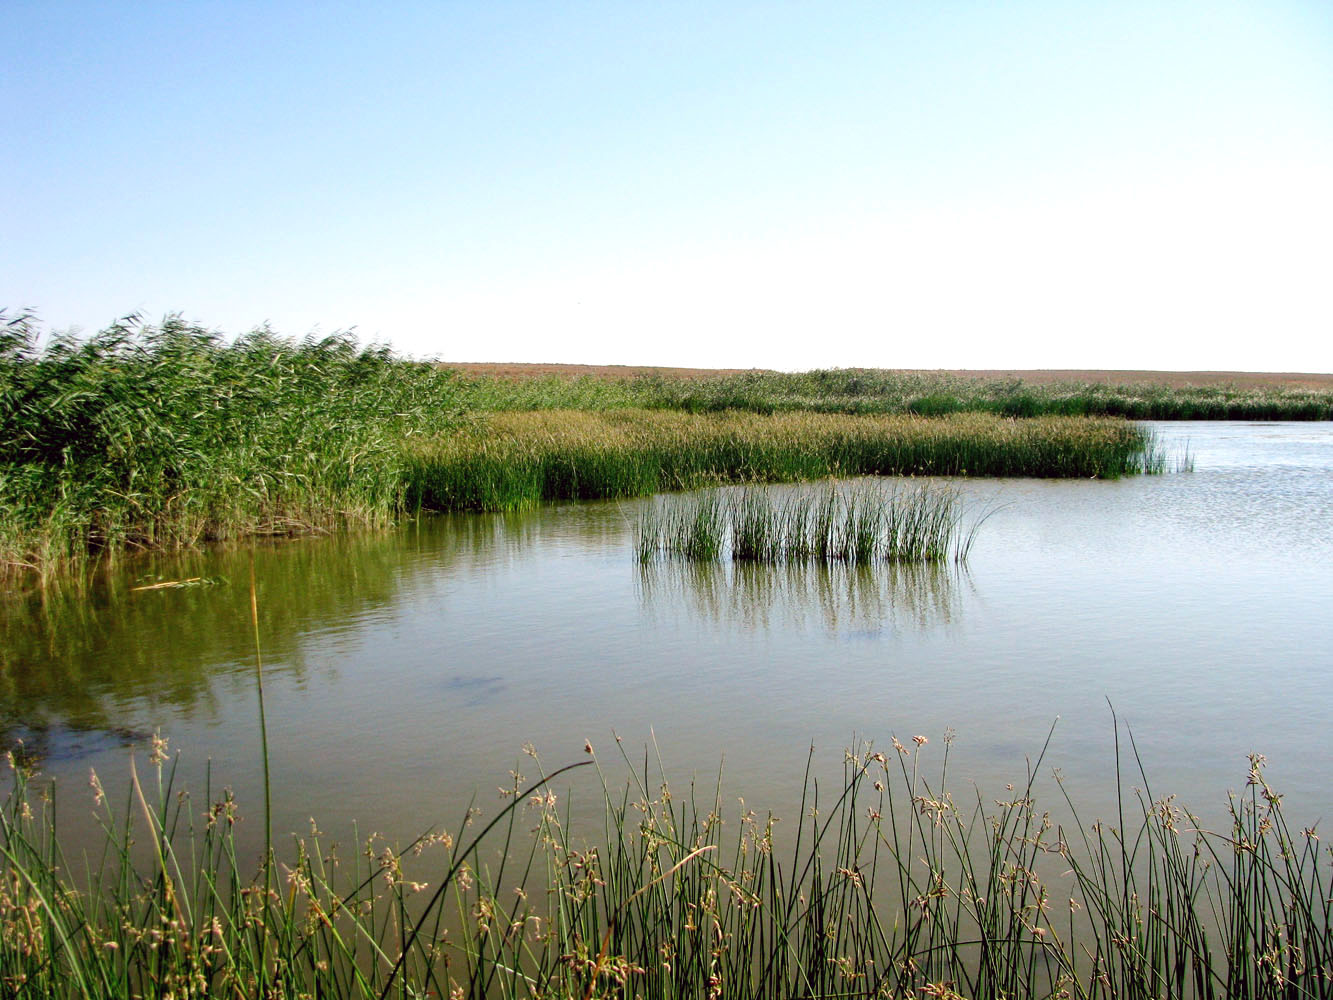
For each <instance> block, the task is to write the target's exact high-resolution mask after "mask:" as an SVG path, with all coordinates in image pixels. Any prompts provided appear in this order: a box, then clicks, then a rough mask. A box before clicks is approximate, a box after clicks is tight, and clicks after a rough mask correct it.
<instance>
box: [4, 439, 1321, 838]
mask: <svg viewBox="0 0 1333 1000" xmlns="http://www.w3.org/2000/svg"><path fill="white" fill-rule="evenodd" d="M1156 429H1157V432H1158V434H1159V437H1160V438H1161V440H1162V441H1163V443H1164V444H1165V445H1166V446H1167V448H1168V450H1170V451H1179V450H1180V448H1181V447H1183V445H1184V443H1185V442H1188V447H1189V450H1190V452H1191V453H1192V454H1193V456H1194V457H1195V469H1194V471H1193V472H1183V473H1167V474H1164V475H1160V476H1145V477H1137V478H1130V479H1124V480H1120V481H1117V482H1102V481H1068V480H972V481H964V482H962V483H961V484H960V486H961V488H962V490H963V491H964V494H965V496H966V498H967V503H968V505H969V508H970V509H971V510H973V511H974V512H975V511H981V510H983V509H992V510H993V513H992V514H991V516H990V517H989V519H988V520H987V521H986V522H985V523H984V525H983V526H982V527H981V529H980V531H979V533H978V535H977V540H976V544H975V546H974V547H973V549H972V552H971V555H970V558H969V560H968V561H967V564H966V566H965V567H963V568H954V567H952V566H950V567H945V568H936V569H931V568H925V569H921V568H914V567H893V566H885V567H877V568H872V569H869V570H858V571H853V570H848V569H846V568H843V567H833V568H831V569H822V568H816V567H806V566H792V567H782V566H778V567H762V566H741V565H731V564H719V565H716V566H691V565H682V564H679V563H670V562H667V563H660V564H656V565H652V566H648V567H642V566H640V565H639V563H638V562H637V561H636V558H635V554H634V526H635V523H636V519H637V517H638V514H639V511H640V510H641V509H642V506H643V504H645V503H647V502H648V501H637V500H636V501H623V502H620V501H617V502H597V503H568V504H556V505H551V506H547V507H544V508H542V509H540V510H537V511H533V512H530V513H524V514H514V515H450V516H440V517H430V518H423V519H421V520H420V521H417V522H414V523H409V524H406V525H404V526H403V527H401V528H399V529H395V530H393V531H389V532H382V533H362V534H353V535H346V536H338V537H329V538H322V539H308V540H301V541H295V542H286V543H281V544H262V545H258V546H254V547H252V548H251V547H246V548H230V549H225V550H218V551H212V552H207V553H196V554H192V555H188V556H184V557H173V558H168V557H165V556H159V557H154V558H152V559H145V560H136V561H130V562H127V563H126V564H125V565H124V566H122V567H120V568H118V569H117V570H116V571H114V572H112V573H110V574H109V575H108V576H107V578H106V579H105V580H101V581H99V582H98V583H97V584H96V585H95V586H94V587H93V588H92V590H91V591H90V592H89V593H85V594H77V595H76V594H68V595H62V594H60V593H55V594H52V595H51V596H49V597H48V598H47V599H46V600H41V599H39V598H38V597H37V596H35V595H29V596H27V597H23V598H18V597H15V596H13V595H10V596H8V597H7V598H6V599H5V601H4V603H3V606H0V731H2V732H3V736H4V739H5V740H6V741H7V742H11V743H12V742H13V741H14V740H16V739H20V738H21V739H23V740H24V742H25V746H26V747H27V748H28V749H29V750H31V751H33V752H34V753H36V754H37V755H38V756H39V758H40V769H41V771H42V773H43V774H44V775H45V776H47V777H51V778H54V779H55V780H56V783H57V788H58V789H63V790H62V791H61V792H60V801H61V803H62V810H63V811H64V812H65V813H66V814H67V815H68V814H69V813H71V812H73V813H75V814H80V815H83V814H86V810H85V809H84V808H83V804H82V803H83V799H84V798H86V797H87V796H88V790H87V787H86V785H87V779H88V772H89V769H90V768H96V769H97V771H98V773H99V774H100V775H101V776H102V778H103V781H104V782H105V783H106V785H107V786H108V788H109V789H114V788H118V787H121V781H122V779H123V777H124V776H125V775H126V774H127V773H128V769H127V758H128V757H129V755H130V754H131V753H135V754H137V755H138V756H139V759H140V761H141V762H142V759H143V757H144V756H145V755H146V748H145V745H144V737H145V734H148V733H151V732H153V731H154V730H160V731H161V732H162V733H163V734H164V735H166V736H168V737H169V738H170V742H171V748H172V750H173V751H179V752H180V753H181V754H182V757H181V773H182V775H183V777H184V778H185V780H186V781H188V782H189V784H190V785H191V787H194V788H198V787H199V786H200V785H201V783H202V780H203V773H204V767H205V762H206V761H211V767H212V774H213V781H214V784H215V786H219V787H220V786H221V785H224V784H226V785H230V786H232V787H233V788H234V790H235V792H236V795H237V797H238V799H239V800H240V802H241V805H242V809H243V811H245V812H246V813H247V814H248V815H253V816H256V817H257V814H258V806H259V802H260V800H261V797H262V793H261V791H260V789H261V787H262V786H261V777H260V775H261V771H260V758H259V721H258V714H257V700H256V683H255V638H254V629H253V626H252V621H251V604H250V580H251V573H252V571H253V575H254V580H255V582H256V595H257V602H258V609H259V635H260V643H261V649H262V655H263V664H264V682H265V698H266V703H267V711H268V724H269V734H270V737H269V738H270V743H271V758H272V767H273V781H274V829H275V832H280V833H281V832H286V831H294V832H295V831H305V830H306V829H307V828H308V826H309V817H311V816H314V817H317V818H318V820H319V822H320V825H321V827H323V828H324V829H325V830H326V831H330V830H332V831H339V832H342V831H346V832H350V831H351V829H352V824H353V822H354V821H355V822H357V823H358V825H359V830H360V832H361V834H362V835H365V834H366V833H368V832H369V831H370V830H372V829H373V830H377V831H379V832H381V833H384V834H386V835H388V836H389V837H391V838H396V839H400V840H407V839H410V837H411V836H412V835H414V834H416V833H419V832H421V831H423V830H424V829H426V828H427V827H429V826H432V825H438V824H445V825H453V824H454V823H455V821H456V819H457V817H458V816H459V815H460V814H461V813H462V811H463V810H464V808H465V807H466V805H467V802H468V799H469V798H470V797H471V796H472V795H474V794H475V795H476V796H477V801H478V802H480V803H481V804H482V805H483V807H487V806H490V805H491V804H494V803H497V802H498V795H497V791H496V789H497V786H500V785H505V784H507V783H509V780H510V779H509V770H510V768H511V767H515V766H516V762H517V761H519V760H520V759H524V760H525V762H526V763H527V764H528V765H529V767H530V765H531V761H526V759H525V758H523V755H522V752H521V748H522V747H523V745H524V744H532V745H534V746H535V747H536V748H537V749H538V750H539V751H540V752H541V755H542V760H543V763H544V764H545V765H546V767H547V768H548V769H553V768H554V767H556V766H558V765H560V764H563V763H567V762H571V761H576V760H580V759H584V752H583V747H584V741H585V740H587V741H590V742H591V743H592V745H593V746H594V747H595V748H596V750H597V755H598V759H599V760H600V761H602V762H604V763H605V764H606V765H607V767H608V768H610V769H612V770H614V769H615V762H616V761H618V760H619V757H618V748H617V746H616V737H617V736H618V737H619V738H620V739H621V740H623V743H622V744H621V748H622V749H623V750H624V752H625V753H626V754H627V755H628V756H629V757H630V758H631V759H632V760H639V761H641V760H642V759H643V756H644V754H645V747H648V746H649V745H650V744H653V743H655V747H656V748H655V749H654V750H652V751H651V752H652V754H653V755H654V757H655V756H656V754H658V753H660V755H661V758H662V761H663V762H664V764H665V766H666V770H667V772H668V774H670V775H672V776H673V778H674V779H675V780H676V782H678V783H679V782H682V781H685V780H688V779H689V778H690V776H691V775H698V776H699V778H700V780H701V781H702V782H704V783H705V784H708V785H709V786H710V787H711V785H712V782H713V781H714V779H715V777H716V775H717V771H718V768H719V765H720V764H721V765H723V769H724V774H725V779H724V780H725V788H726V790H727V793H728V795H729V796H731V797H734V796H744V797H745V799H746V802H747V804H748V805H749V806H751V807H754V808H758V809H760V810H766V809H770V808H771V809H773V810H774V811H776V812H778V813H779V814H783V813H784V812H790V811H791V810H793V809H794V808H795V806H796V802H797V801H798V796H799V794H800V783H801V776H802V773H803V770H804V767H805V762H806V756H807V753H808V751H809V749H810V747H811V745H812V744H813V745H814V747H815V757H814V759H815V762H816V763H815V770H816V772H817V773H822V774H837V773H840V769H841V764H842V748H843V747H844V746H847V745H849V744H850V741H851V740H852V739H853V738H856V739H863V740H872V741H874V742H875V744H876V745H877V746H879V747H880V748H881V749H888V744H889V741H890V738H891V737H893V736H897V737H898V738H899V739H901V740H904V741H906V740H907V739H908V738H909V737H910V736H913V735H918V734H920V735H924V736H927V737H929V739H930V740H931V743H930V744H929V745H928V747H927V749H928V750H929V751H932V752H936V751H938V749H940V744H941V743H942V742H943V741H942V740H941V739H940V738H941V737H942V736H943V734H944V733H945V732H946V730H949V729H952V730H955V731H956V734H957V735H956V739H955V740H954V742H953V744H952V747H951V750H950V771H951V774H952V775H953V778H952V780H953V781H955V782H959V781H963V782H975V783H976V784H977V786H978V787H979V788H980V789H981V790H982V792H983V793H984V794H987V795H988V796H989V793H990V792H992V791H994V792H997V793H998V792H999V791H1000V790H1001V789H1002V788H1003V785H1004V783H1005V782H1008V781H1019V780H1021V779H1022V778H1023V775H1024V773H1025V767H1026V764H1025V758H1026V757H1028V756H1029V755H1033V754H1035V753H1037V752H1038V751H1039V750H1040V749H1041V746H1042V743H1043V741H1044V740H1045V737H1046V734H1047V731H1048V730H1049V729H1050V728H1051V726H1052V724H1053V723H1056V720H1057V718H1058V719H1059V722H1058V723H1056V725H1055V734H1054V737H1053V740H1052V743H1051V749H1050V752H1049V754H1048V756H1047V759H1046V761H1045V764H1044V766H1043V771H1044V772H1049V770H1050V768H1051V767H1059V768H1060V769H1061V770H1062V771H1063V773H1064V774H1065V776H1066V785H1067V787H1068V788H1069V790H1070V792H1071V794H1072V795H1073V796H1074V797H1075V799H1076V801H1078V802H1079V803H1080V805H1081V807H1082V809H1083V812H1084V815H1085V817H1087V816H1088V815H1089V814H1096V813H1100V812H1104V811H1106V810H1108V809H1109V808H1110V805H1111V803H1112V802H1113V801H1114V799H1113V796H1114V759H1113V745H1114V744H1113V740H1114V731H1113V726H1112V721H1111V720H1112V717H1111V708H1110V707H1108V706H1114V709H1115V711H1116V713H1118V715H1119V717H1120V718H1121V719H1122V720H1123V721H1125V722H1127V723H1128V724H1129V725H1130V727H1132V731H1133V734H1134V738H1135V740H1136V743H1137V748H1138V752H1139V754H1140V757H1141V759H1142V762H1143V765H1144V768H1145V769H1146V772H1147V775H1148V777H1149V779H1150V780H1151V781H1152V784H1153V788H1152V791H1153V793H1154V794H1155V795H1160V794H1163V793H1167V792H1177V793H1180V796H1181V798H1182V800H1184V801H1185V802H1186V803H1187V804H1190V805H1192V806H1194V807H1195V808H1196V809H1199V810H1201V811H1202V812H1204V814H1205V815H1213V816H1215V815H1217V814H1218V813H1219V812H1220V809H1221V806H1222V805H1223V804H1224V802H1225V796H1226V792H1227V790H1228V789H1234V788H1237V787H1238V786H1240V785H1242V784H1243V783H1244V780H1245V774H1246V766H1247V764H1246V754H1247V753H1248V752H1251V751H1259V752H1262V753H1264V754H1265V755H1266V756H1267V757H1268V760H1269V767H1268V772H1269V779H1270V781H1271V782H1272V783H1274V784H1275V785H1276V786H1277V788H1278V789H1279V790H1280V791H1283V792H1285V793H1286V794H1287V799H1286V806H1287V810H1288V815H1289V818H1290V819H1292V821H1293V822H1295V821H1297V820H1299V821H1301V822H1303V823H1305V822H1310V821H1313V820H1315V819H1317V818H1318V817H1320V816H1326V815H1328V814H1329V813H1330V811H1333V810H1331V807H1333V786H1330V783H1329V781H1328V777H1327V776H1328V767H1329V763H1330V755H1331V754H1333V735H1330V725H1331V724H1333V424H1328V423H1321V424H1289V423H1269V424H1242V423H1164V424H1158V425H1156ZM782 488H784V489H788V488H791V487H782ZM190 577H202V578H206V579H209V580H214V581H216V582H214V583H212V584H209V585H202V586H192V587H188V588H185V589H170V588H168V589H159V590H138V591H135V590H132V589H131V588H133V587H136V586H142V585H144V584H146V583H152V582H154V581H156V580H174V579H182V578H190ZM935 759H936V760H938V757H936V758H935ZM141 766H142V764H141ZM525 770H526V769H525ZM584 775H587V771H586V770H585V771H584V772H581V773H580V776H579V777H578V778H577V779H575V788H574V790H573V791H574V794H575V797H576V799H579V800H580V801H585V802H587V804H588V806H589V807H590V811H592V812H596V810H595V809H593V808H592V807H594V806H595V805H596V801H595V800H596V795H595V793H594V792H593V789H594V784H593V782H595V781H596V779H595V776H590V777H588V778H587V779H585V777H584ZM1130 783H1131V784H1138V783H1139V779H1138V778H1137V776H1135V777H1134V779H1133V781H1131V782H1130ZM1046 789H1047V791H1046V794H1047V795H1048V797H1049V798H1048V801H1049V799H1050V798H1053V797H1054V792H1053V787H1052V786H1050V784H1049V783H1047V785H1046ZM583 790H586V794H585V792H584V791H583ZM576 811H577V807H576ZM258 825H259V824H258V823H257V822H256V823H254V824H253V826H254V827H255V828H257V827H258Z"/></svg>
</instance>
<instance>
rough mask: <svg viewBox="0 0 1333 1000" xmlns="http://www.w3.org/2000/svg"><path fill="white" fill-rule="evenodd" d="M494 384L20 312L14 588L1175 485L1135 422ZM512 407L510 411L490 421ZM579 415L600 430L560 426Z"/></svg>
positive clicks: (6, 351) (11, 541)
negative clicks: (396, 523)
mask: <svg viewBox="0 0 1333 1000" xmlns="http://www.w3.org/2000/svg"><path fill="white" fill-rule="evenodd" d="M479 384H480V383H477V382H476V381H475V380H474V381H471V382H468V381H465V380H461V379H459V378H457V377H455V376H454V375H453V374H452V373H451V372H448V371H444V370H441V369H440V368H438V367H437V366H434V365H431V364H426V363H419V362H413V361H407V360H403V359H400V358H397V357H395V356H394V355H393V354H392V353H391V352H389V351H388V350H387V349H384V348H361V347H359V346H357V344H356V343H355V342H354V341H353V340H352V339H351V338H350V337H347V336H341V335H335V336H331V337H328V338H325V339H323V340H318V341H316V340H312V339H307V340H304V341H291V340H285V339H283V338H280V337H277V336H274V335H273V334H272V333H270V332H269V331H267V330H260V331H256V332H253V333H250V334H247V335H245V336H242V337H240V338H238V339H236V340H235V341H231V342H227V341H224V340H223V339H222V338H221V337H219V336H218V335H217V334H215V333H213V332H211V331H208V330H206V329H204V328H202V327H199V326H197V325H194V324H191V323H187V322H185V321H183V320H181V319H179V318H176V317H168V318H167V319H166V320H165V321H164V322H163V323H161V324H160V325H157V326H146V325H143V324H142V323H140V322H139V320H138V319H137V318H130V319H127V320H125V321H122V322H120V323H116V324H113V325H112V326H111V327H109V328H107V329H106V330H103V331H101V332H100V333H98V334H96V335H94V336H92V337H88V338H76V337H72V336H54V337H51V338H47V339H45V340H44V339H43V338H42V337H41V335H40V331H39V329H38V327H37V324H36V323H35V321H34V320H33V319H32V318H31V317H30V316H26V315H19V316H14V317H9V316H6V315H5V314H4V313H3V312H0V576H9V577H13V576H16V575H24V576H29V575H37V576H41V577H46V576H49V575H50V574H51V573H52V572H54V571H56V570H60V569H63V568H76V569H77V568H79V567H81V566H82V565H84V564H87V563H88V562H90V561H92V560H96V559H100V558H103V557H106V556H114V555H115V554H117V553H121V552H128V551H135V550H143V549H155V548H167V549H171V548H184V547H190V546H195V545H199V544H201V543H206V542H211V541H218V540H225V539H230V538H238V537H245V536H254V535H277V534H293V533H299V532H306V531H319V530H326V529H330V528H334V527H338V526H341V525H345V524H348V523H358V524H382V523H385V522H388V521H390V520H392V519H393V518H395V517H397V516H399V515H401V514H403V513H404V512H414V511H417V510H423V509H424V510H456V509H466V510H512V509H515V508H520V507H524V506H529V505H532V504H535V503H538V502H540V501H542V500H554V499H579V498H590V497H619V496H642V495H647V494H650V493H655V492H659V491H663V490H678V489H689V488H695V487H699V486H705V485H712V484H718V483H727V482H768V481H778V480H799V479H815V478H823V477H826V476H830V475H835V476H846V475H858V474H894V475H974V476H1080V477H1087V476H1100V477H1115V476H1120V475H1124V474H1127V473H1133V472H1139V471H1160V469H1161V467H1162V457H1161V455H1160V454H1159V453H1158V452H1157V450H1156V449H1155V448H1154V447H1153V445H1152V442H1151V440H1150V437H1149V435H1148V434H1147V433H1146V432H1145V431H1143V430H1142V429H1141V428H1139V427H1137V426H1134V425H1130V424H1127V423H1124V422H1118V421H1109V420H1102V421H1097V420H1093V419H1088V418H1045V419H1040V420H1016V419H1008V418H1003V417H998V416H995V415H993V414H984V413H975V414H953V415H950V416H946V417H942V418H939V419H925V418H922V417H916V416H911V415H899V416H897V417H891V416H883V415H849V414H845V413H815V412H780V413H771V414H770V413H767V412H764V413H754V412H749V411H750V410H755V409H758V410H764V411H767V410H772V409H784V410H785V409H788V407H786V404H784V405H783V406H782V407H772V406H767V405H753V406H752V405H751V403H750V402H747V401H746V399H745V398H743V397H742V396H738V395H735V394H733V393H730V391H729V390H728V391H727V392H722V391H720V390H719V394H715V395H714V396H710V397H709V399H710V400H711V401H709V402H708V403H707V404H706V405H703V404H699V405H696V402H695V401H693V399H692V397H689V396H680V397H676V396H673V395H672V393H675V392H677V389H678V388H679V387H669V388H668V389H663V388H662V387H661V386H656V383H653V382H651V380H650V381H648V382H644V383H642V384H639V383H633V384H629V383H603V382H599V381H597V380H585V381H584V382H581V383H580V384H579V386H577V387H574V388H570V387H569V386H568V385H567V384H566V383H559V384H560V385H562V386H564V388H562V389H560V392H559V393H558V394H557V395H554V396H546V395H543V393H544V392H546V390H545V389H543V388H542V385H547V383H542V384H541V385H537V384H533V385H529V386H528V388H527V389H526V390H522V392H528V393H529V395H519V396H515V395H514V394H515V393H520V389H518V388H514V387H513V386H512V385H511V386H510V388H508V389H506V390H505V392H508V393H510V396H509V397H504V395H503V393H501V394H500V395H496V394H495V393H491V394H490V395H487V392H489V391H490V390H487V391H483V390H480V389H478V388H477V386H478V385H479ZM494 384H495V385H500V383H498V382H496V383H494ZM554 384H555V383H551V385H554ZM685 384H686V383H682V384H681V385H682V386H683V385H685ZM765 384H767V383H765ZM487 385H491V383H487ZM655 386H656V387H655ZM680 391H684V390H683V389H681V390H680ZM690 391H695V390H693V389H692V390H690ZM698 391H712V390H704V389H700V390H698ZM765 391H767V390H765ZM497 392H498V390H497ZM532 393H535V395H532ZM784 398H790V399H791V400H797V401H799V400H804V398H805V397H803V396H789V397H784ZM829 398H831V399H834V398H841V397H838V396H837V394H836V393H833V394H832V395H831V396H830V397H829ZM635 402H642V403H644V404H645V406H644V407H640V408H633V407H631V406H630V404H632V403H635ZM807 402H808V401H807ZM733 403H734V404H735V406H736V407H739V409H737V408H730V407H732V404H733ZM501 404H503V405H507V406H510V407H511V408H512V409H510V410H508V411H506V412H491V410H492V408H493V407H494V406H496V405H501ZM570 405H577V406H579V407H583V408H584V409H582V410H579V411H571V410H568V409H544V408H545V407H551V406H570ZM799 405H800V407H801V408H804V410H805V411H808V410H810V409H818V407H814V406H813V405H812V406H809V407H807V406H806V403H805V402H800V404H799ZM645 407H646V408H645ZM673 408H674V409H673ZM832 408H834V409H838V408H845V407H842V406H841V404H838V405H837V406H834V407H832ZM688 410H708V411H714V410H716V411H718V412H708V413H691V412H686V411H688Z"/></svg>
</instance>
